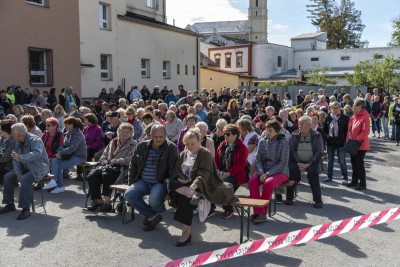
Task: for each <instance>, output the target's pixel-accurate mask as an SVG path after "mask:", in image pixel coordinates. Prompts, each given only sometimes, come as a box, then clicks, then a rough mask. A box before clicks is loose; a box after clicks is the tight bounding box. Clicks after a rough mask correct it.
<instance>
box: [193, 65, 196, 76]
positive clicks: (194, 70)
mask: <svg viewBox="0 0 400 267" xmlns="http://www.w3.org/2000/svg"><path fill="white" fill-rule="evenodd" d="M193 75H196V66H193Z"/></svg>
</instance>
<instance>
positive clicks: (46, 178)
mask: <svg viewBox="0 0 400 267" xmlns="http://www.w3.org/2000/svg"><path fill="white" fill-rule="evenodd" d="M53 178H54V175H53V174H47V175H46V176H45V177H43V178H42V179H41V180H39V181H37V182H34V183H33V184H32V196H31V206H32V211H33V212H35V195H34V190H33V187H35V186H36V185H39V186H40V187H41V188H43V187H44V184H45V183H46V182H49V181H50V180H51V179H53ZM40 191H41V195H42V205H40V206H39V207H43V210H44V213H45V214H47V211H46V207H45V204H46V203H45V201H44V193H43V191H44V190H43V189H41V190H40Z"/></svg>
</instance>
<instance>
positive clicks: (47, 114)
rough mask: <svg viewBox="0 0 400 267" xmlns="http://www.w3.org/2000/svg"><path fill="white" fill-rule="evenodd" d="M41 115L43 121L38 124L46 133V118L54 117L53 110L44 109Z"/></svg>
mask: <svg viewBox="0 0 400 267" xmlns="http://www.w3.org/2000/svg"><path fill="white" fill-rule="evenodd" d="M41 117H42V121H41V122H39V124H38V125H37V126H38V128H39V129H40V130H41V131H42V132H43V133H44V132H45V131H46V120H47V119H48V118H51V117H53V112H52V111H51V110H50V109H43V110H42V113H41Z"/></svg>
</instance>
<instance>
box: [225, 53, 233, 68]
mask: <svg viewBox="0 0 400 267" xmlns="http://www.w3.org/2000/svg"><path fill="white" fill-rule="evenodd" d="M228 59H229V65H228ZM225 68H226V69H230V68H232V53H225Z"/></svg>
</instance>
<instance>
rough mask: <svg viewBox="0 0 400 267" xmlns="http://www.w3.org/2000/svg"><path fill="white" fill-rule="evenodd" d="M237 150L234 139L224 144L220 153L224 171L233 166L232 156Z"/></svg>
mask: <svg viewBox="0 0 400 267" xmlns="http://www.w3.org/2000/svg"><path fill="white" fill-rule="evenodd" d="M236 150H237V146H236V141H235V142H234V143H233V144H232V145H228V144H226V145H225V147H224V148H223V151H222V153H221V163H222V164H221V166H224V167H225V169H226V171H229V169H230V168H231V167H232V166H233V164H234V162H233V156H234V155H235V152H236Z"/></svg>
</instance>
